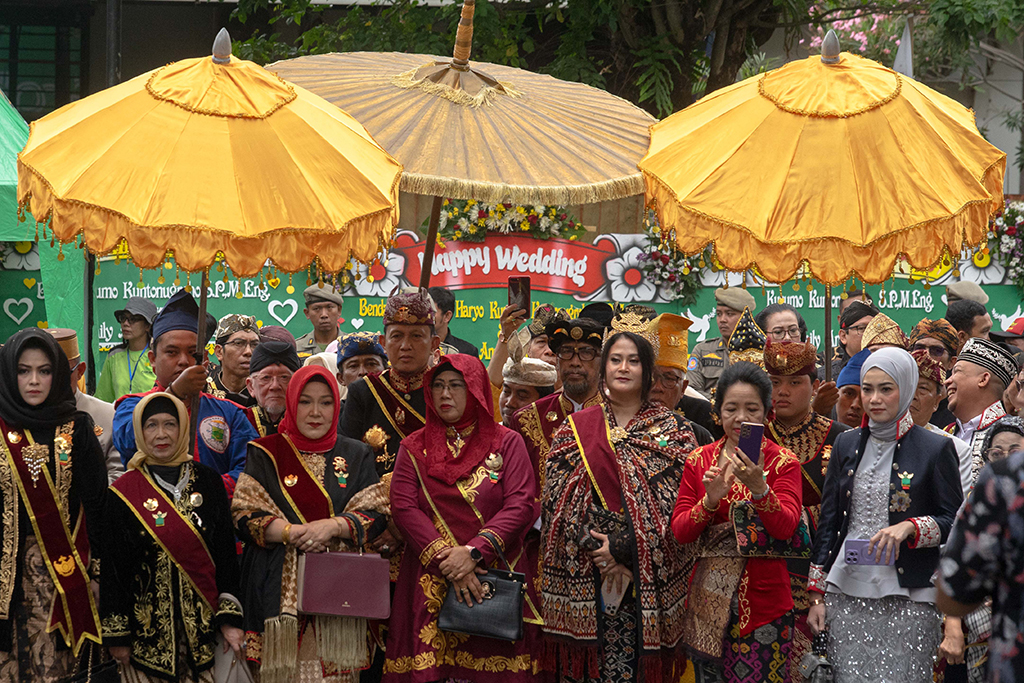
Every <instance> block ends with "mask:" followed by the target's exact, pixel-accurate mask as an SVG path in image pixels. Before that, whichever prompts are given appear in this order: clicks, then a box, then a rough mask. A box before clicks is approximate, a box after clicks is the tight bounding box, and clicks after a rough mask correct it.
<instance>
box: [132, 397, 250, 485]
mask: <svg viewBox="0 0 1024 683" xmlns="http://www.w3.org/2000/svg"><path fill="white" fill-rule="evenodd" d="M155 391H166V389H164V388H163V387H161V386H159V385H157V386H156V387H154V388H153V389H152V390H151V391H147V392H146V393H145V394H129V395H128V396H123V397H121V399H120V400H118V402H117V404H116V407H115V410H114V446H116V447H117V450H118V451H120V452H121V462H123V463H124V464H125V465H126V466H127V465H128V461H129V460H131V459H132V456H133V455H135V427H134V426H133V424H132V413H133V412H134V411H135V406H136V405H137V404H138V402H139V401H141V400H142V397H143V396H146V395H147V394H152V393H153V392H155ZM184 403H185V407H186V408H187V409H189V410H191V409H192V405H191V403H192V402H191V401H185V402H184ZM196 432H197V433H196V444H195V446H194V447H193V448H190V449H189V450H190V452H192V453H197V454H198V457H197V458H196V460H198V461H199V462H201V463H203V464H204V465H206V466H207V467H211V468H213V469H214V470H215V471H216V472H217V473H219V474H220V475H221V477H222V478H223V479H224V488H225V489H227V492H228V496H230V495H231V494H232V493H233V492H234V490H235V482H236V481H237V480H238V475H240V474H241V473H242V469H243V468H244V467H245V447H246V444H248V443H249V442H250V441H252V440H253V439H256V438H258V437H259V434H257V433H256V430H255V429H254V428H253V426H252V424H250V423H249V420H248V419H246V417H245V413H244V412H242V407H241V406H239V405H238V404H236V403H232V402H231V401H228V400H226V399H223V398H217V397H215V396H211V395H210V394H206V393H204V394H202V396H201V397H200V399H199V428H198V429H197V430H196Z"/></svg>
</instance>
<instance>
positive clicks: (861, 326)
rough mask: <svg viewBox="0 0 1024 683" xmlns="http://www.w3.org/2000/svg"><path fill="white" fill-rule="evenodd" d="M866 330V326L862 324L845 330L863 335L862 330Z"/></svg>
mask: <svg viewBox="0 0 1024 683" xmlns="http://www.w3.org/2000/svg"><path fill="white" fill-rule="evenodd" d="M866 329H868V324H867V323H864V324H863V325H851V326H850V327H847V328H846V331H847V332H856V333H857V334H864V330H866Z"/></svg>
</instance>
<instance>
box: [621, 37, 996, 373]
mask: <svg viewBox="0 0 1024 683" xmlns="http://www.w3.org/2000/svg"><path fill="white" fill-rule="evenodd" d="M640 170H641V171H642V172H643V174H644V182H645V184H646V190H647V191H646V194H647V199H648V200H649V201H652V202H653V203H654V204H655V205H656V209H657V213H658V217H659V220H660V224H661V226H662V230H664V231H667V232H666V233H665V234H666V235H670V236H674V238H675V241H676V243H677V245H678V246H679V248H680V249H681V250H682V251H683V252H685V253H687V254H695V253H698V252H700V251H701V250H703V249H704V248H705V247H706V246H707V245H709V244H711V245H713V249H714V256H715V258H716V259H717V260H718V262H719V263H721V265H722V266H723V267H724V268H726V269H728V270H735V271H744V270H748V269H756V271H757V272H758V273H759V274H760V275H761V276H762V277H763V278H764V279H765V280H767V281H769V282H785V281H786V280H789V279H790V278H792V277H793V276H794V274H796V273H797V272H798V270H800V269H801V268H806V269H807V271H808V272H809V274H810V275H811V276H812V277H813V278H815V279H817V280H819V281H821V282H823V283H825V284H826V292H827V295H826V297H825V299H826V318H825V329H826V333H825V339H826V357H830V356H831V353H830V347H831V339H832V334H831V318H832V316H831V312H830V310H829V309H830V308H831V302H832V297H831V290H830V288H831V286H832V285H837V284H840V283H842V282H845V281H847V280H848V279H849V278H850V277H856V278H859V279H861V280H864V281H865V282H868V283H878V282H882V281H883V280H886V279H887V278H888V277H889V276H890V275H891V274H892V272H893V269H894V267H895V266H896V265H897V262H898V261H900V260H901V259H906V261H908V262H909V263H910V265H911V266H913V267H915V268H918V269H929V268H931V267H932V266H934V265H936V264H937V263H939V262H940V261H941V260H942V259H943V257H947V258H948V257H949V255H950V254H957V253H959V252H960V251H961V250H962V249H964V248H966V247H974V246H977V245H978V244H979V243H980V242H981V241H982V240H983V239H984V237H985V234H986V231H987V230H988V223H989V218H990V217H991V216H993V215H994V214H995V213H996V212H997V211H998V210H999V209H1000V208H1001V207H1002V203H1003V192H1002V187H1003V173H1004V171H1005V170H1006V154H1005V153H1003V152H1001V151H1000V150H998V149H997V148H995V147H994V146H992V145H991V144H989V143H988V142H986V141H985V139H984V138H983V137H982V136H981V134H980V133H979V132H978V128H977V126H976V124H975V121H974V114H973V113H972V112H971V111H970V110H968V109H966V108H964V107H963V106H961V105H959V104H957V103H956V102H954V101H953V100H951V99H949V98H948V97H945V96H943V95H940V94H939V93H937V92H935V91H934V90H932V89H930V88H928V87H927V86H925V85H923V84H921V83H918V82H917V81H915V80H913V79H911V78H906V77H903V76H901V75H900V74H898V73H896V72H894V71H892V70H891V69H887V68H885V67H883V66H881V65H880V64H878V63H876V62H873V61H871V60H868V59H864V58H862V57H858V56H856V55H852V54H849V53H846V52H843V53H841V54H840V52H839V40H838V38H837V37H836V35H835V33H834V32H833V31H829V33H828V35H827V36H826V38H825V41H824V42H823V44H822V56H821V57H817V56H815V57H810V58H808V59H804V60H801V61H796V62H792V63H790V64H787V65H786V66H783V67H782V68H779V69H776V70H774V71H770V72H768V73H766V74H762V75H759V76H755V77H753V78H749V79H747V80H744V81H741V82H740V83H737V84H735V85H733V86H730V87H726V88H722V89H721V90H718V91H717V92H714V93H712V94H710V95H708V96H707V97H705V98H703V99H701V100H700V101H698V102H696V103H695V104H693V105H691V106H689V107H687V108H686V109H684V110H683V111H681V112H678V113H676V114H673V115H672V116H670V117H668V118H667V119H665V120H663V121H661V122H659V123H657V124H655V125H654V126H652V127H651V146H650V149H649V150H648V152H647V155H646V156H645V157H644V158H643V160H641V162H640ZM829 369H830V365H829V364H828V363H826V371H828V370H829Z"/></svg>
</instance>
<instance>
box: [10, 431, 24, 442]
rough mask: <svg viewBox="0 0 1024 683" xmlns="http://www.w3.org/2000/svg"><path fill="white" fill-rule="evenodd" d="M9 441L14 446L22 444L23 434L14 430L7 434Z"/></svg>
mask: <svg viewBox="0 0 1024 683" xmlns="http://www.w3.org/2000/svg"><path fill="white" fill-rule="evenodd" d="M7 440H8V441H10V442H11V443H13V444H19V443H21V432H16V431H14V430H11V431H9V432H7Z"/></svg>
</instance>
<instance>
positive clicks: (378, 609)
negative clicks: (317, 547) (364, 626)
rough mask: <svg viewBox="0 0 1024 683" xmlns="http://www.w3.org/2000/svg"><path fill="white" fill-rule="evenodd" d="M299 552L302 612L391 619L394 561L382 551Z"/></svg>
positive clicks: (299, 584)
mask: <svg viewBox="0 0 1024 683" xmlns="http://www.w3.org/2000/svg"><path fill="white" fill-rule="evenodd" d="M355 527H356V529H357V532H356V533H357V535H358V536H359V538H358V545H359V548H360V551H359V552H358V553H351V552H341V553H307V554H303V555H299V566H298V594H299V595H298V598H299V599H298V603H299V605H298V606H299V612H300V613H302V614H325V615H331V616H339V617H363V618H366V619H387V618H388V617H389V616H390V615H391V573H390V567H391V563H390V562H389V561H388V560H385V559H384V558H383V557H381V556H380V554H378V553H369V554H365V555H364V554H363V551H362V547H363V544H362V533H361V532H362V528H361V527H360V525H358V524H356V525H355Z"/></svg>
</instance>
